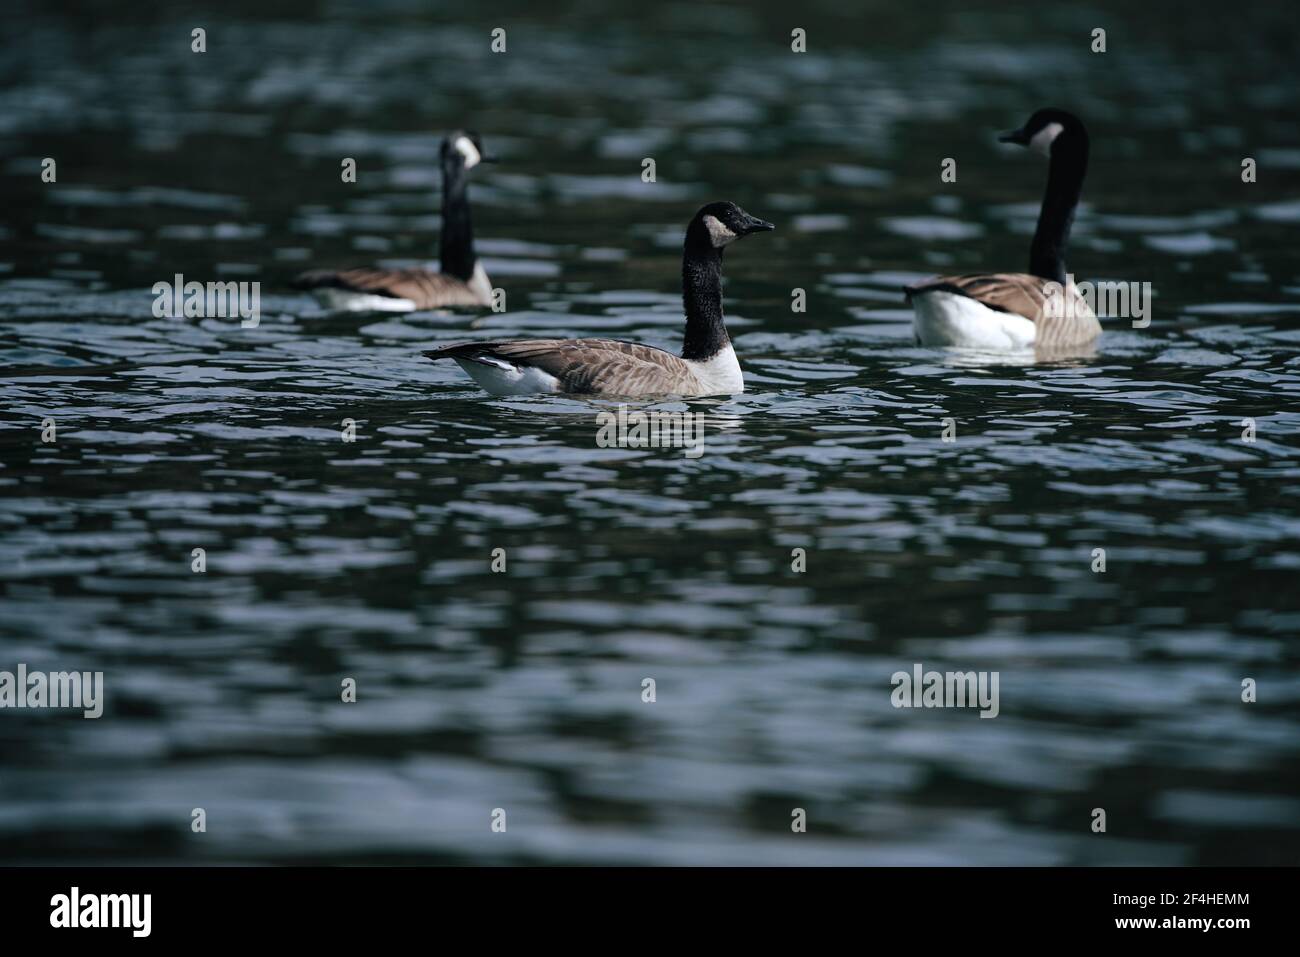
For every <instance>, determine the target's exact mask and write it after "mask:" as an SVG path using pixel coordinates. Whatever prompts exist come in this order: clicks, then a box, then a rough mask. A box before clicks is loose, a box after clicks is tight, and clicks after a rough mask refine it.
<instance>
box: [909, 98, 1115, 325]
mask: <svg viewBox="0 0 1300 957" xmlns="http://www.w3.org/2000/svg"><path fill="white" fill-rule="evenodd" d="M998 139H999V140H1000V141H1001V142H1003V143H1016V144H1018V145H1020V146H1027V147H1029V148H1030V149H1032V150H1034V151H1035V152H1037V153H1041V154H1043V155H1044V156H1047V157H1049V160H1050V162H1049V165H1048V171H1047V192H1046V193H1045V194H1044V196H1043V205H1042V208H1041V209H1040V210H1039V213H1038V228H1037V229H1036V230H1035V232H1034V239H1033V242H1032V243H1031V244H1030V246H1029V272H1028V273H1006V272H1003V273H975V274H972V275H965V276H939V277H937V278H935V279H930V280H927V281H925V282H922V283H918V284H917V285H914V286H908V287H906V289H905V292H906V294H907V299H908V302H910V303H911V305H912V309H913V311H914V312H915V313H916V318H915V328H916V337H917V340H918V341H919V342H920V343H921V344H922V345H926V346H964V347H968V348H976V349H1027V348H1033V349H1036V350H1038V349H1048V350H1051V349H1056V348H1060V347H1073V346H1078V345H1082V344H1084V343H1088V342H1091V341H1092V340H1093V339H1096V338H1097V336H1098V335H1100V334H1101V323H1099V322H1098V321H1097V317H1096V316H1095V315H1094V314H1093V311H1092V309H1091V307H1090V306H1089V305H1088V303H1087V302H1086V301H1085V300H1084V298H1083V297H1082V296H1080V295H1079V293H1078V291H1077V289H1076V288H1075V286H1074V284H1073V283H1072V282H1068V280H1067V276H1066V272H1065V248H1066V245H1067V243H1068V242H1069V239H1070V226H1071V225H1072V224H1073V223H1074V212H1075V209H1076V208H1077V207H1078V205H1079V195H1080V192H1081V191H1082V189H1083V177H1084V174H1085V173H1086V172H1087V170H1088V131H1087V130H1086V129H1084V126H1083V123H1082V122H1080V120H1079V118H1078V117H1076V116H1074V115H1073V114H1072V113H1067V112H1065V111H1064V110H1057V109H1044V110H1039V111H1038V112H1036V113H1035V114H1034V115H1033V116H1031V117H1030V118H1029V122H1027V123H1026V124H1025V125H1024V126H1023V127H1021V128H1020V129H1018V130H1013V131H1011V132H1009V133H1003V134H1002V135H1001V136H999V137H998ZM1049 283H1057V284H1059V286H1058V287H1055V288H1047V289H1045V287H1048V284H1049Z"/></svg>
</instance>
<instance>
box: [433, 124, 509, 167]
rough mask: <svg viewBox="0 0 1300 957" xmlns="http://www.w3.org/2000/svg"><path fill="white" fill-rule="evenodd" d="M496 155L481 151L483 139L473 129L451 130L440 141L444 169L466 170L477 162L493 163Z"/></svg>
mask: <svg viewBox="0 0 1300 957" xmlns="http://www.w3.org/2000/svg"><path fill="white" fill-rule="evenodd" d="M495 162H496V157H495V156H489V155H488V154H487V153H485V152H484V151H483V141H482V140H481V139H479V135H478V134H477V133H475V132H474V131H473V130H453V131H452V132H451V133H448V134H447V138H446V139H444V140H443V141H442V165H443V168H444V169H452V170H455V171H457V172H468V171H469V170H472V169H473V168H474V167H475V166H477V165H478V164H479V163H495Z"/></svg>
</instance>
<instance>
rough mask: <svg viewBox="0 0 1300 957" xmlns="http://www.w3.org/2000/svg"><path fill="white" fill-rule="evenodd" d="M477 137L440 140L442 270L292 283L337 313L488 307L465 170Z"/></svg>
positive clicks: (304, 278) (348, 273) (344, 274)
mask: <svg viewBox="0 0 1300 957" xmlns="http://www.w3.org/2000/svg"><path fill="white" fill-rule="evenodd" d="M491 161H492V160H491V157H486V156H484V155H483V152H482V144H481V143H480V142H479V139H478V137H477V135H475V134H473V133H465V132H460V131H457V132H455V133H452V134H451V135H450V136H448V137H447V138H446V139H445V140H444V141H443V144H442V236H441V240H440V250H439V252H440V270H439V271H438V272H434V271H432V270H428V269H383V268H378V267H371V268H360V269H346V270H343V271H341V272H336V271H331V270H324V269H319V270H312V271H311V272H305V273H303V274H301V275H300V276H298V277H297V278H296V279H295V280H294V281H293V285H294V288H296V289H303V290H307V291H310V292H311V293H313V294H314V295H315V296H316V298H317V299H319V300H320V302H321V304H322V305H324V306H325V307H326V308H328V309H332V310H337V311H341V312H414V311H416V310H420V309H437V308H442V307H446V306H490V305H492V283H491V282H490V281H489V280H488V277H487V273H486V272H484V270H483V265H482V263H480V262H479V261H478V257H477V256H475V254H474V233H473V229H472V227H471V225H470V215H469V195H468V182H467V176H466V174H467V173H468V172H469V171H470V170H471V169H473V168H474V167H475V166H477V165H478V164H479V163H481V162H491Z"/></svg>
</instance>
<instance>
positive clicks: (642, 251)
mask: <svg viewBox="0 0 1300 957" xmlns="http://www.w3.org/2000/svg"><path fill="white" fill-rule="evenodd" d="M268 6H270V5H266V4H255V3H251V2H247V0H241V2H236V3H227V4H222V5H221V12H220V13H217V12H213V11H209V10H205V11H202V12H198V13H195V14H193V15H190V14H187V13H185V12H184V9H183V7H178V8H175V9H172V10H171V12H169V13H167V14H166V15H165V19H161V20H160V19H155V18H153V17H152V16H151V15H150V14H147V13H145V12H141V11H136V12H131V10H129V9H128V10H123V11H119V13H120V15H115V16H114V17H112V18H111V19H110V18H106V17H104V16H103V14H102V10H101V8H100V7H99V6H98V5H95V4H89V3H87V4H71V5H65V8H66V10H67V11H69V12H66V13H59V14H55V13H52V12H48V11H49V8H48V7H47V6H46V5H43V4H37V3H20V4H19V5H18V8H17V10H16V11H15V12H14V13H12V14H11V15H10V23H9V24H8V27H9V29H8V33H9V40H8V42H7V43H6V44H5V45H4V46H3V48H0V77H2V78H3V80H0V85H2V88H0V133H3V136H0V178H2V179H3V195H4V210H5V212H4V215H3V219H2V220H0V369H2V370H3V384H2V385H0V399H2V401H0V454H2V464H3V468H2V469H0V670H9V671H12V670H14V668H15V667H16V666H17V665H18V663H20V662H21V663H25V664H26V665H27V667H28V668H29V669H41V668H44V669H49V670H66V669H77V670H87V671H97V670H98V671H102V672H103V673H104V687H105V691H104V714H103V716H102V717H101V718H100V719H98V720H83V719H82V718H81V717H80V715H79V714H74V713H69V712H66V711H62V712H56V711H17V710H4V711H0V859H3V860H4V861H6V862H10V863H32V862H60V861H61V862H106V863H107V862H164V863H229V862H274V863H293V862H307V863H356V862H405V863H425V862H428V863H435V862H450V863H461V862H474V863H501V862H545V863H565V864H569V863H579V864H581V863H653V864H801V863H808V864H1228V863H1248V864H1262V863H1273V864H1278V863H1295V862H1296V861H1297V859H1298V852H1300V761H1298V760H1297V759H1298V758H1300V677H1298V674H1297V667H1296V666H1297V664H1298V663H1300V648H1298V647H1297V633H1298V631H1300V588H1297V573H1298V572H1300V512H1298V509H1297V505H1298V504H1300V411H1298V409H1297V396H1298V395H1300V257H1297V252H1296V250H1297V244H1296V237H1297V229H1300V126H1298V124H1297V121H1296V113H1295V98H1296V91H1297V80H1298V79H1300V55H1298V54H1300V31H1297V29H1296V26H1297V24H1296V22H1295V20H1296V16H1297V15H1296V13H1295V10H1296V8H1295V6H1294V5H1292V4H1275V5H1269V4H1263V5H1251V6H1249V7H1247V6H1242V5H1238V6H1233V7H1231V8H1224V9H1223V11H1222V12H1216V13H1214V14H1212V15H1210V14H1207V15H1204V16H1201V15H1196V14H1195V13H1194V12H1193V11H1189V10H1188V9H1187V7H1186V5H1183V4H1173V3H1166V2H1157V3H1154V4H1150V5H1142V8H1141V9H1140V10H1139V9H1135V7H1134V5H1132V4H1130V3H1120V2H1103V3H1093V4H1090V5H1089V6H1088V9H1087V11H1086V12H1082V13H1073V12H1068V11H1053V10H1052V9H1050V8H1044V7H1043V6H1042V5H1041V4H1028V3H1006V4H1004V3H999V4H996V5H994V6H992V7H991V8H990V9H988V10H985V11H984V12H979V11H976V10H974V9H972V8H971V6H970V5H969V4H967V3H964V2H945V3H939V4H935V5H934V6H933V7H931V8H927V9H926V10H925V11H921V10H919V9H918V10H912V9H902V10H900V9H899V8H898V7H897V6H896V5H886V4H879V3H866V4H851V5H844V4H839V3H829V2H817V3H809V4H802V5H800V8H799V10H798V12H791V10H790V8H789V6H788V5H786V4H778V3H775V2H768V3H759V4H746V5H743V6H740V5H737V6H726V5H720V4H701V3H663V4H648V5H640V4H631V3H624V4H621V5H610V4H603V5H593V4H588V3H562V4H559V5H555V6H553V7H552V8H551V9H549V10H546V11H543V10H541V9H540V8H537V7H536V6H535V5H533V4H525V3H507V4H498V5H494V9H493V10H492V11H491V12H490V13H488V12H468V13H467V12H466V11H465V10H464V9H463V8H462V7H461V6H460V5H451V4H448V5H439V4H429V3H416V2H413V0H412V2H409V3H383V2H381V3H368V4H364V5H363V4H358V5H356V6H355V7H352V6H347V5H344V4H342V3H325V4H288V5H286V6H285V7H284V8H283V10H282V12H279V13H272V12H270V11H268V10H267V9H265V8H266V7H268ZM78 11H80V12H79V13H78ZM195 27H202V28H204V29H205V30H206V31H207V34H206V36H207V52H206V53H204V54H196V53H192V52H191V50H190V43H191V39H190V36H191V33H190V31H191V30H192V29H193V28H195ZM496 27H502V28H504V29H505V30H506V35H507V50H506V52H505V53H501V54H494V53H493V52H492V51H491V49H490V44H491V35H490V34H491V31H492V30H493V29H494V28H496ZM796 27H799V28H803V29H806V30H807V35H808V52H806V53H802V54H796V53H793V52H791V50H790V32H791V30H792V29H793V28H796ZM1098 27H1100V28H1104V29H1105V30H1106V31H1107V52H1105V53H1093V52H1091V51H1090V49H1089V47H1090V42H1091V41H1090V35H1091V32H1092V30H1093V29H1094V28H1098ZM1046 105H1060V106H1064V107H1068V108H1070V109H1073V110H1075V111H1076V112H1078V113H1079V114H1080V115H1081V116H1083V117H1084V119H1085V120H1086V122H1087V123H1088V124H1089V127H1090V129H1091V131H1092V136H1093V143H1092V165H1091V168H1090V173H1089V177H1088V181H1087V184H1086V186H1085V193H1084V199H1085V207H1084V209H1083V210H1082V211H1081V213H1080V216H1079V221H1078V223H1077V227H1076V231H1075V238H1074V242H1073V244H1072V250H1071V252H1072V254H1071V257H1070V263H1071V267H1072V269H1073V270H1074V271H1075V272H1076V273H1077V274H1078V275H1079V276H1080V277H1081V278H1082V277H1086V278H1090V279H1115V280H1123V281H1133V282H1149V283H1151V287H1152V289H1153V291H1154V296H1155V299H1154V317H1153V320H1152V322H1151V324H1150V326H1149V327H1147V328H1145V329H1134V328H1132V326H1131V324H1130V323H1129V322H1127V321H1125V320H1110V321H1106V322H1105V323H1104V325H1105V328H1106V332H1105V334H1104V337H1103V338H1102V340H1101V342H1100V345H1099V348H1098V350H1097V352H1096V354H1095V355H1093V356H1084V357H1078V358H1072V359H1063V360H1059V361H1053V362H1045V363H1032V362H1012V361H1007V360H1005V359H996V358H989V357H980V356H977V355H960V354H953V353H945V352H944V351H941V350H937V349H926V348H919V347H917V346H916V345H914V344H913V341H912V334H911V326H910V312H909V310H908V308H907V307H906V305H905V304H904V303H903V301H902V298H901V295H900V293H899V287H900V286H901V285H902V283H904V282H906V281H910V280H911V279H913V278H919V277H921V276H923V275H925V274H928V273H931V272H934V271H947V272H960V271H977V270H981V269H990V268H991V269H1023V268H1024V267H1025V265H1026V263H1027V247H1028V238H1029V235H1030V233H1031V232H1032V230H1033V224H1034V217H1035V215H1036V211H1037V204H1038V201H1039V199H1040V196H1041V192H1042V185H1043V182H1044V178H1045V175H1046V170H1045V166H1044V164H1043V162H1042V161H1041V160H1040V159H1039V158H1038V157H1035V156H1033V155H1031V154H1029V153H1027V152H1025V151H1021V150H1017V149H1014V148H1012V147H1006V146H999V145H998V144H997V143H996V142H995V139H994V133H995V132H996V131H999V130H1003V129H1009V128H1012V127H1015V126H1018V125H1020V124H1021V123H1022V122H1023V121H1024V120H1025V119H1026V118H1027V117H1028V115H1029V113H1030V112H1031V111H1032V110H1033V109H1035V108H1037V107H1039V106H1046ZM457 126H470V127H474V128H477V129H478V130H479V131H480V132H481V133H482V135H483V137H484V141H485V143H486V145H487V146H488V148H489V149H490V150H491V151H493V152H495V153H498V154H500V156H501V158H502V163H501V164H500V165H499V166H495V167H491V168H484V169H481V170H475V171H474V173H473V174H472V176H473V184H472V187H471V196H472V201H473V204H474V216H475V228H476V235H477V238H478V245H479V250H480V254H481V255H482V256H483V257H484V260H485V264H486V267H487V270H488V273H489V274H490V275H491V277H492V279H493V281H494V284H496V285H498V286H500V287H502V288H503V289H505V290H506V292H507V302H508V310H507V311H506V312H504V313H501V314H491V313H489V314H486V315H484V316H481V317H478V318H476V319H475V318H474V317H472V316H470V315H466V314H464V313H462V314H459V315H455V314H446V315H442V314H435V313H418V314H413V315H405V316H396V317H392V316H389V317H383V316H368V317H338V316H331V315H329V314H327V313H325V312H323V311H322V310H321V309H320V308H319V307H317V306H316V305H315V304H314V303H313V302H312V301H310V300H309V299H307V298H306V297H304V296H301V295H298V294H295V293H293V292H292V291H290V290H289V289H288V288H287V281H288V279H289V278H290V277H292V276H293V275H294V274H295V273H296V272H298V271H299V270H301V269H304V268H307V267H309V266H345V265H358V264H365V263H369V262H374V261H382V262H386V263H400V264H409V263H422V262H427V261H429V260H432V259H435V258H436V249H437V236H438V230H439V217H438V215H437V212H438V198H437V190H438V184H439V173H438V170H437V162H436V157H437V149H438V144H439V141H440V137H441V134H442V133H443V132H444V131H446V130H448V129H451V128H454V127H457ZM345 156H350V157H353V158H355V159H356V160H357V163H358V179H357V182H356V183H355V184H343V183H341V182H340V176H339V169H340V160H341V158H342V157H345ZM45 157H51V158H54V159H55V160H56V162H57V182H56V183H43V182H42V181H41V175H40V172H41V166H42V160H43V158H45ZM646 157H651V158H654V159H655V161H656V167H657V181H656V182H655V183H644V182H642V179H641V170H642V160H643V159H644V158H646ZM1245 157H1251V158H1253V159H1255V160H1256V161H1257V164H1258V178H1257V182H1254V183H1243V182H1242V179H1241V163H1242V159H1243V158H1245ZM945 158H954V159H956V160H957V169H958V177H957V182H955V183H941V182H940V178H939V173H940V164H941V162H942V160H943V159H945ZM713 199H730V200H734V201H736V202H737V203H739V204H740V205H742V206H743V207H745V208H746V209H747V210H749V211H750V212H751V213H753V214H755V215H757V216H761V217H763V218H765V219H768V220H771V221H773V222H775V223H776V224H777V231H776V232H774V233H772V234H767V235H762V236H758V237H755V238H752V239H748V240H746V241H744V242H743V243H740V244H737V245H736V246H734V247H733V248H732V249H730V250H729V251H728V254H727V262H726V273H727V278H728V285H727V310H728V322H729V326H730V328H731V332H732V335H733V337H734V339H735V341H736V345H737V350H738V352H739V354H740V356H741V360H742V363H743V365H744V368H745V371H746V375H747V383H748V389H749V391H747V392H746V393H745V394H744V395H741V396H736V397H733V398H719V399H709V400H701V401H692V402H689V403H687V402H664V403H657V404H656V403H643V404H642V405H641V406H640V407H641V408H645V409H652V410H658V411H664V410H668V411H671V410H678V411H681V410H691V411H695V412H699V413H701V414H704V415H705V416H706V417H707V418H706V420H705V423H706V424H705V427H706V432H705V446H704V452H703V454H702V455H700V456H699V457H698V458H690V457H687V456H685V455H684V454H683V453H682V452H681V451H680V450H661V449H628V448H601V447H598V446H597V444H596V441H595V440H596V432H597V425H596V414H597V412H599V411H601V410H603V409H607V408H610V407H611V404H610V403H608V402H593V401H586V400H580V399H571V398H555V397H537V398H513V399H493V398H490V397H487V396H486V395H484V394H483V393H482V392H481V391H480V390H479V389H478V388H477V387H476V386H475V385H474V384H473V383H472V382H471V381H470V380H469V379H468V378H467V377H466V376H465V375H464V374H463V373H462V372H461V371H460V370H459V369H458V368H457V367H456V366H455V365H454V364H452V363H438V364H435V363H431V362H429V361H427V360H426V359H424V358H422V356H421V351H422V350H424V349H429V348H432V347H434V346H436V345H438V344H440V343H445V342H450V341H453V340H455V339H459V338H463V337H465V336H466V335H489V334H492V335H501V336H515V335H518V336H530V335H546V336H552V335H555V336H578V335H605V336H612V337H616V338H626V339H633V340H637V341H643V342H647V343H650V344H654V345H659V346H663V347H666V348H675V347H676V346H677V345H678V343H679V341H680V336H681V302H680V289H679V274H680V248H681V237H682V231H683V229H684V227H685V224H686V222H687V221H688V220H689V218H690V216H691V215H692V213H693V212H694V210H695V209H696V208H698V207H699V206H700V205H702V204H703V203H705V202H707V201H710V200H713ZM176 273H181V274H183V275H184V276H185V277H186V279H197V280H200V281H209V280H234V281H259V282H261V283H262V298H261V309H262V316H261V322H260V325H259V326H258V327H257V328H242V327H241V325H240V323H239V322H238V321H237V320H229V319H190V320H186V319H157V318H154V317H153V314H152V312H151V307H152V303H153V298H154V297H153V294H152V293H151V292H150V287H151V286H152V285H153V284H154V283H155V282H159V281H164V280H170V279H171V278H172V276H173V275H175V274H176ZM796 288H798V289H803V290H804V291H805V293H806V297H807V311H806V312H804V313H798V312H794V311H792V308H791V303H792V290H794V289H796ZM471 321H473V323H474V326H473V329H472V330H471V329H470V323H471ZM47 419H52V420H53V421H54V425H55V441H53V442H43V441H42V422H44V421H45V420H47ZM344 419H352V420H354V422H355V423H356V429H357V433H356V436H357V438H356V441H355V442H350V443H348V442H344V441H343V440H342V436H341V430H342V428H343V425H342V423H343V420H344ZM945 419H952V426H953V427H954V428H955V441H945V440H944V437H943V434H942V433H943V429H944V424H943V421H944V420H945ZM1243 420H1252V421H1253V423H1254V426H1253V427H1254V434H1253V436H1250V438H1253V441H1249V440H1247V439H1246V438H1243V435H1244V434H1246V433H1247V430H1248V428H1249V427H1248V426H1247V425H1246V424H1244V422H1243ZM196 548H202V549H204V550H205V553H206V572H204V573H202V574H198V573H195V572H193V571H192V566H191V563H192V558H191V556H192V553H193V550H194V549H196ZM497 549H503V550H504V552H499V553H497V554H499V555H504V557H505V569H504V570H503V571H493V567H492V556H493V554H494V551H495V550H497ZM797 549H802V550H803V552H802V553H799V552H796V551H795V550H797ZM1096 549H1104V550H1105V561H1106V567H1105V571H1104V572H1102V571H1094V565H1095V562H1096V559H1095V558H1094V555H1095V554H1096V552H1095V550H1096ZM799 555H802V561H803V562H804V563H806V565H805V567H804V570H802V571H797V570H795V566H796V564H797V556H799ZM917 664H920V665H922V666H923V667H924V668H925V669H927V670H929V669H935V670H939V671H949V670H958V671H968V670H974V671H987V672H996V673H997V674H998V675H999V677H1000V702H999V713H998V716H997V717H996V718H995V719H993V720H984V719H981V718H980V717H979V713H978V711H976V710H972V709H899V708H895V707H893V705H892V703H891V691H892V690H893V688H892V685H891V676H892V675H893V674H894V673H895V672H897V671H900V670H901V671H907V672H911V670H912V669H913V666H914V665H917ZM647 678H651V679H653V680H654V687H655V700H654V701H653V703H648V702H646V701H644V700H643V690H642V689H643V682H644V681H645V679H647ZM345 679H353V680H354V681H355V682H356V688H357V700H356V702H355V703H343V702H342V701H341V684H342V682H343V681H344V680H345ZM1245 679H1252V680H1253V681H1254V682H1255V684H1256V696H1257V700H1256V701H1254V702H1253V703H1245V702H1243V700H1242V697H1243V690H1242V686H1243V681H1244V680H1245ZM195 808H202V809H204V811H205V813H206V826H207V830H206V832H205V833H194V832H193V830H192V828H191V820H192V812H193V810H194V809H195ZM796 808H802V809H803V810H804V811H805V813H806V816H807V832H806V833H793V832H792V827H791V823H792V813H794V809H796ZM1098 808H1100V809H1103V810H1104V811H1105V813H1106V831H1105V833H1104V834H1101V833H1094V831H1093V821H1094V819H1095V814H1094V809H1098ZM495 809H502V810H504V811H505V814H506V820H507V822H508V823H507V827H506V830H505V832H504V833H499V832H494V831H493V829H492V827H491V823H492V819H493V814H494V810H495Z"/></svg>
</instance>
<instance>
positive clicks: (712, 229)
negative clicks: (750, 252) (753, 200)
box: [686, 202, 776, 249]
mask: <svg viewBox="0 0 1300 957" xmlns="http://www.w3.org/2000/svg"><path fill="white" fill-rule="evenodd" d="M770 229H776V227H775V226H773V225H772V224H771V223H769V222H765V221H764V220H761V219H759V218H758V217H756V216H751V215H749V213H747V212H745V211H744V210H743V209H741V208H740V207H739V206H737V205H736V204H735V203H725V202H721V203H709V204H708V205H707V206H704V207H702V208H701V209H700V211H699V212H698V213H696V214H695V218H694V219H692V220H691V224H690V225H689V226H688V227H686V244H687V245H688V246H695V247H702V246H706V247H709V248H712V249H722V248H723V247H724V246H726V245H727V244H728V243H733V242H735V241H736V240H737V239H741V238H743V237H745V236H748V235H750V234H752V233H762V232H767V231H768V230H770Z"/></svg>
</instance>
